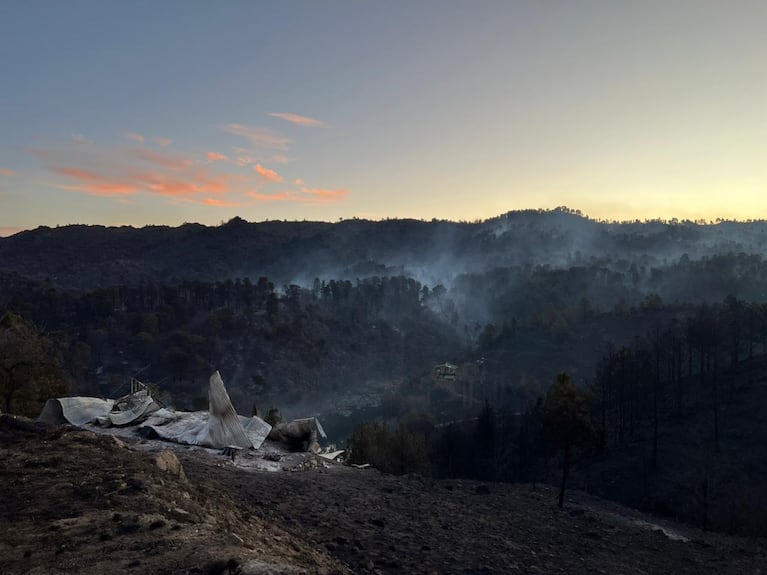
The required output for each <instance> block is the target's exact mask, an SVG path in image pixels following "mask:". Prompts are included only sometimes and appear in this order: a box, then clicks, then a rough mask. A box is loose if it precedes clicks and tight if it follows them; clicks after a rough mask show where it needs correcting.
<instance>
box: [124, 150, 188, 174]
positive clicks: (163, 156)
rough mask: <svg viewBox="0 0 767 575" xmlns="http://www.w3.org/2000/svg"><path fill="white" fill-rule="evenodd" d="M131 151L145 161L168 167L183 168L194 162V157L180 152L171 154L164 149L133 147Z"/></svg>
mask: <svg viewBox="0 0 767 575" xmlns="http://www.w3.org/2000/svg"><path fill="white" fill-rule="evenodd" d="M130 151H131V153H132V154H133V155H134V156H136V157H137V158H140V159H142V160H144V161H145V162H149V163H150V164H155V165H157V166H164V167H166V168H174V169H182V168H187V167H189V166H191V165H192V164H193V163H194V161H193V160H192V159H190V158H185V157H184V156H181V155H180V154H170V153H168V152H164V151H163V152H158V151H157V150H149V149H147V148H131V149H130Z"/></svg>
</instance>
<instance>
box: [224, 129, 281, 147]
mask: <svg viewBox="0 0 767 575" xmlns="http://www.w3.org/2000/svg"><path fill="white" fill-rule="evenodd" d="M224 131H225V132H228V133H229V134H233V135H235V136H240V137H242V138H245V139H246V140H248V141H249V142H250V143H251V145H253V146H257V147H259V148H267V149H270V150H287V149H288V148H289V147H290V145H291V144H292V143H293V140H291V139H289V138H286V137H285V136H283V135H282V134H279V133H277V132H274V131H272V130H267V129H266V128H259V127H257V126H245V125H243V124H227V125H226V126H224Z"/></svg>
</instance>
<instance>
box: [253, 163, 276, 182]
mask: <svg viewBox="0 0 767 575" xmlns="http://www.w3.org/2000/svg"><path fill="white" fill-rule="evenodd" d="M253 171H255V172H256V173H257V174H258V175H259V176H261V177H262V178H264V179H265V180H266V181H267V182H275V183H276V182H281V181H282V176H281V175H279V174H278V173H277V172H275V171H274V170H270V169H269V168H265V167H263V166H262V165H261V164H256V165H255V166H254V167H253Z"/></svg>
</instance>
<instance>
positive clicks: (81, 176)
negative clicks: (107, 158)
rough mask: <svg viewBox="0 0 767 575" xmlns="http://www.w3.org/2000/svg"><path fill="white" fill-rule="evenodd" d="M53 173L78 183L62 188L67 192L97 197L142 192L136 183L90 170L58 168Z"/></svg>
mask: <svg viewBox="0 0 767 575" xmlns="http://www.w3.org/2000/svg"><path fill="white" fill-rule="evenodd" d="M53 171H54V172H56V173H57V174H60V175H62V176H66V177H68V178H70V179H71V180H74V181H75V182H76V183H75V184H74V185H64V186H60V187H62V188H64V189H67V190H75V191H80V192H85V193H88V194H93V195H96V196H123V195H132V194H136V193H138V192H139V191H140V188H139V186H137V185H136V184H135V183H132V182H130V181H125V180H119V179H116V178H110V177H107V176H103V175H101V174H97V173H95V172H92V171H89V170H82V169H80V168H69V167H57V168H53Z"/></svg>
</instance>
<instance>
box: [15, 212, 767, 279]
mask: <svg viewBox="0 0 767 575" xmlns="http://www.w3.org/2000/svg"><path fill="white" fill-rule="evenodd" d="M730 252H732V253H748V254H759V255H763V254H765V252H767V222H764V221H758V222H748V223H736V222H721V223H718V224H715V225H700V224H697V223H694V222H689V221H684V222H676V221H674V222H656V221H653V222H645V223H640V222H635V223H601V222H597V221H594V220H591V219H588V218H585V217H583V216H581V215H579V214H578V213H577V212H573V211H571V210H567V209H557V210H551V211H536V210H526V211H518V212H509V213H507V214H504V215H502V216H498V217H496V218H492V219H489V220H485V221H482V222H475V223H458V222H449V221H441V220H432V221H428V222H427V221H418V220H394V219H393V220H384V221H369V220H362V219H351V220H343V221H340V222H337V223H326V222H282V221H267V222H260V223H249V222H246V221H245V220H243V219H241V218H234V219H232V220H230V221H228V222H226V223H224V224H222V225H220V226H214V227H210V226H203V225H200V224H184V225H182V226H179V227H175V228H173V227H165V226H147V227H143V228H133V227H127V226H123V227H110V228H106V227H103V226H83V225H72V226H62V227H57V228H49V227H40V228H37V229H35V230H31V231H25V232H20V233H18V234H16V235H13V236H10V237H8V238H0V271H2V272H5V273H14V274H19V275H21V276H23V277H25V278H34V279H49V280H50V281H52V282H53V283H54V284H55V285H56V286H59V287H63V288H74V289H93V288H96V287H105V286H110V285H117V284H136V283H140V282H142V281H147V280H151V281H172V280H184V279H190V280H202V281H217V280H225V279H227V278H244V277H250V278H251V279H257V278H258V277H260V276H266V277H269V278H270V279H271V280H272V281H274V282H275V284H276V285H283V284H288V283H297V284H300V285H304V286H307V285H309V284H310V283H311V281H312V280H313V279H314V278H315V277H318V278H320V279H351V280H355V279H356V278H363V277H369V276H374V275H378V276H381V275H390V276H391V275H405V276H408V277H413V278H415V279H417V280H419V281H421V282H422V283H424V284H427V285H436V284H445V285H449V284H451V283H452V281H453V280H454V279H455V278H456V277H458V276H460V275H461V274H482V273H486V272H488V271H491V270H493V269H495V268H505V267H511V266H525V265H548V266H552V267H565V266H570V265H587V264H599V265H604V266H607V267H610V268H611V269H618V268H619V267H620V266H621V265H625V264H628V265H627V266H626V267H629V266H630V265H631V264H632V263H634V264H636V265H638V266H644V267H648V266H662V265H668V264H670V263H674V262H677V261H678V260H679V258H680V257H683V256H684V255H685V254H686V257H687V258H689V259H691V260H697V259H700V258H702V257H706V256H711V255H713V254H726V253H730Z"/></svg>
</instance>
